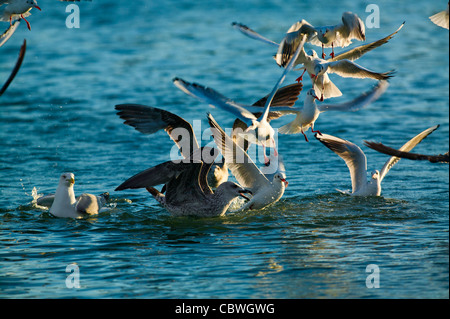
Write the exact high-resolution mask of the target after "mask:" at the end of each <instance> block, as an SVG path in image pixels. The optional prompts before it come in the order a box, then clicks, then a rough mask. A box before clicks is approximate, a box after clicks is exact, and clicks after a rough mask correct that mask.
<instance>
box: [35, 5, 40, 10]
mask: <svg viewBox="0 0 450 319" xmlns="http://www.w3.org/2000/svg"><path fill="white" fill-rule="evenodd" d="M34 7H35V8H36V9H38V10H39V11H42V10H41V8H39V6H38V5H35V6H34Z"/></svg>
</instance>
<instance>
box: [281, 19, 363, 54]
mask: <svg viewBox="0 0 450 319" xmlns="http://www.w3.org/2000/svg"><path fill="white" fill-rule="evenodd" d="M365 32H366V31H365V26H364V23H363V22H362V20H361V19H360V18H359V17H358V16H357V15H356V14H354V13H352V12H344V13H343V14H342V23H339V24H337V25H332V26H323V27H313V26H312V25H311V24H310V23H308V22H307V21H306V20H301V21H299V22H296V23H294V24H293V25H292V26H291V27H290V28H289V30H288V31H287V34H286V37H285V38H284V39H283V41H282V42H281V45H280V48H281V49H282V48H283V46H284V45H283V44H284V43H285V42H291V41H293V40H294V39H297V38H298V37H302V34H305V33H306V34H307V35H308V42H309V43H311V44H313V45H317V46H322V59H325V56H326V55H325V53H324V47H326V48H329V47H330V46H331V49H332V52H331V54H330V56H331V57H332V58H333V57H334V47H335V46H340V47H342V48H343V47H346V46H348V45H350V44H351V43H352V41H351V40H353V39H356V40H359V41H365V40H366V34H365ZM297 41H298V40H297Z"/></svg>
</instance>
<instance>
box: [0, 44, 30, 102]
mask: <svg viewBox="0 0 450 319" xmlns="http://www.w3.org/2000/svg"><path fill="white" fill-rule="evenodd" d="M26 49H27V41H26V40H23V44H22V47H21V48H20V52H19V57H18V58H17V62H16V65H15V66H14V69H13V70H12V72H11V74H10V75H9V78H8V80H6V82H5V84H3V87H2V88H1V89H0V96H2V94H3V93H5V91H6V89H7V88H8V86H9V85H10V84H11V82H12V80H14V77H15V76H16V74H17V72H19V69H20V66H21V65H22V61H23V58H24V57H25V52H26Z"/></svg>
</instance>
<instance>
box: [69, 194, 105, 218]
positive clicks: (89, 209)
mask: <svg viewBox="0 0 450 319" xmlns="http://www.w3.org/2000/svg"><path fill="white" fill-rule="evenodd" d="M108 198H109V193H103V194H101V195H100V196H95V195H92V194H81V195H80V196H79V197H78V199H77V201H76V202H75V210H76V211H77V212H78V213H79V214H87V215H96V214H98V212H99V211H100V209H101V208H102V207H103V206H105V204H106V201H107V200H108Z"/></svg>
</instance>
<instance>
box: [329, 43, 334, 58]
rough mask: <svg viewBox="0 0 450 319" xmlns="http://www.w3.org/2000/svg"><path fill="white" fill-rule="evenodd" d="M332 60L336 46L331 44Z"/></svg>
mask: <svg viewBox="0 0 450 319" xmlns="http://www.w3.org/2000/svg"><path fill="white" fill-rule="evenodd" d="M330 55H331V58H332V59H334V44H333V42H331V54H330Z"/></svg>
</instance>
